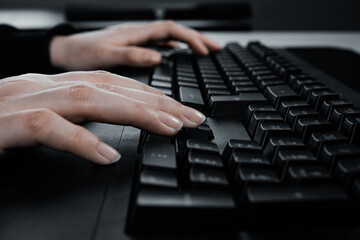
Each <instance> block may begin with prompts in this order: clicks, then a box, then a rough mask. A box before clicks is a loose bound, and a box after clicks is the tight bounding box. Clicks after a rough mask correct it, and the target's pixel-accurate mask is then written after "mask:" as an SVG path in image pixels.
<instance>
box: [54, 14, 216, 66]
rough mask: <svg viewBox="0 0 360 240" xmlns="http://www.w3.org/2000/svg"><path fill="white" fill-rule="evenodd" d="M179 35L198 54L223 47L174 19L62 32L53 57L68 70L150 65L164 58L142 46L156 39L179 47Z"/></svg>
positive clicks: (56, 63)
mask: <svg viewBox="0 0 360 240" xmlns="http://www.w3.org/2000/svg"><path fill="white" fill-rule="evenodd" d="M169 39H176V40H180V41H182V42H185V43H187V44H189V46H190V47H191V48H192V49H193V51H195V52H196V53H198V54H201V55H206V54H208V52H209V50H219V49H220V48H221V47H220V46H219V45H218V44H217V43H215V42H213V41H212V40H210V39H209V38H207V37H205V36H204V35H201V34H200V33H199V32H197V31H195V30H193V29H190V28H185V27H183V26H180V25H178V24H176V23H174V22H172V21H167V22H155V23H151V24H146V25H119V26H114V27H110V28H106V29H103V30H98V31H92V32H86V33H79V34H74V35H70V36H58V37H55V38H53V40H52V41H51V43H50V59H51V62H52V64H53V66H55V67H60V68H63V69H66V70H96V69H99V68H109V67H113V66H117V65H130V66H139V67H149V66H153V65H156V64H159V63H160V62H161V55H160V53H158V52H157V51H155V50H150V49H145V48H142V47H139V45H144V44H146V43H154V44H161V45H164V44H165V45H168V46H172V47H176V46H177V43H176V42H174V41H171V40H169Z"/></svg>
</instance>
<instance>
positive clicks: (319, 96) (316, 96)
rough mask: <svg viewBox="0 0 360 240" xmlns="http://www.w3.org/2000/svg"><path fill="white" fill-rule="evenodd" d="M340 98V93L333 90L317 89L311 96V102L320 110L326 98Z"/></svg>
mask: <svg viewBox="0 0 360 240" xmlns="http://www.w3.org/2000/svg"><path fill="white" fill-rule="evenodd" d="M339 98H340V95H339V94H338V93H336V92H335V91H333V90H315V91H313V92H312V93H311V94H310V96H309V103H310V104H311V105H312V106H313V107H314V108H315V110H316V111H319V110H320V107H321V105H322V103H323V102H324V101H325V100H336V99H339Z"/></svg>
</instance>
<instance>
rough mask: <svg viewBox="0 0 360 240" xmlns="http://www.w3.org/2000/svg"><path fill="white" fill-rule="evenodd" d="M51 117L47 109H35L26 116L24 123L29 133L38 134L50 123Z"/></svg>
mask: <svg viewBox="0 0 360 240" xmlns="http://www.w3.org/2000/svg"><path fill="white" fill-rule="evenodd" d="M52 116H53V115H52V112H51V111H50V110H48V109H36V110H33V111H30V112H28V113H27V114H26V121H25V123H26V124H27V128H28V129H29V130H30V131H31V132H39V131H41V130H43V129H44V127H46V126H48V125H49V124H50V123H51V121H52Z"/></svg>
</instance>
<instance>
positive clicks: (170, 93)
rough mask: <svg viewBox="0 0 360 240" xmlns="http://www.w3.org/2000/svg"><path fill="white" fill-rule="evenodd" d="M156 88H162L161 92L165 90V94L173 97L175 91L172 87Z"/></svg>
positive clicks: (158, 88) (159, 88) (160, 88)
mask: <svg viewBox="0 0 360 240" xmlns="http://www.w3.org/2000/svg"><path fill="white" fill-rule="evenodd" d="M156 89H157V90H160V91H161V92H163V93H164V94H165V95H167V96H169V97H173V91H172V90H171V89H170V88H162V87H157V88H156Z"/></svg>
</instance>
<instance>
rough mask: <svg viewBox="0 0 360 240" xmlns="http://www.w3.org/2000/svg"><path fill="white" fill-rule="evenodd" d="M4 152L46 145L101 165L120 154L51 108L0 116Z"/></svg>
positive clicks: (0, 139)
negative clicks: (15, 148)
mask: <svg viewBox="0 0 360 240" xmlns="http://www.w3.org/2000/svg"><path fill="white" fill-rule="evenodd" d="M0 122H1V124H0V126H6V129H2V130H1V132H2V133H3V134H1V137H0V153H1V152H4V151H6V149H10V148H14V147H22V146H29V145H30V146H31V145H44V146H47V147H50V148H54V149H56V150H60V151H66V152H71V153H73V154H75V155H78V156H80V157H82V158H85V159H87V160H89V161H92V162H94V163H97V164H111V163H114V162H116V161H118V160H119V159H120V154H119V153H118V152H117V151H116V150H115V149H113V148H112V147H110V146H109V145H107V144H105V143H104V142H102V141H101V140H100V139H99V138H98V137H97V136H95V135H94V134H93V133H91V132H90V131H88V130H86V129H85V128H83V127H80V126H78V125H75V124H73V123H71V122H69V121H67V120H65V119H64V118H62V117H61V116H59V115H57V114H56V113H54V112H52V111H50V110H47V109H34V110H26V111H20V112H15V113H12V114H10V115H7V116H3V117H2V118H1V119H0Z"/></svg>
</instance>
